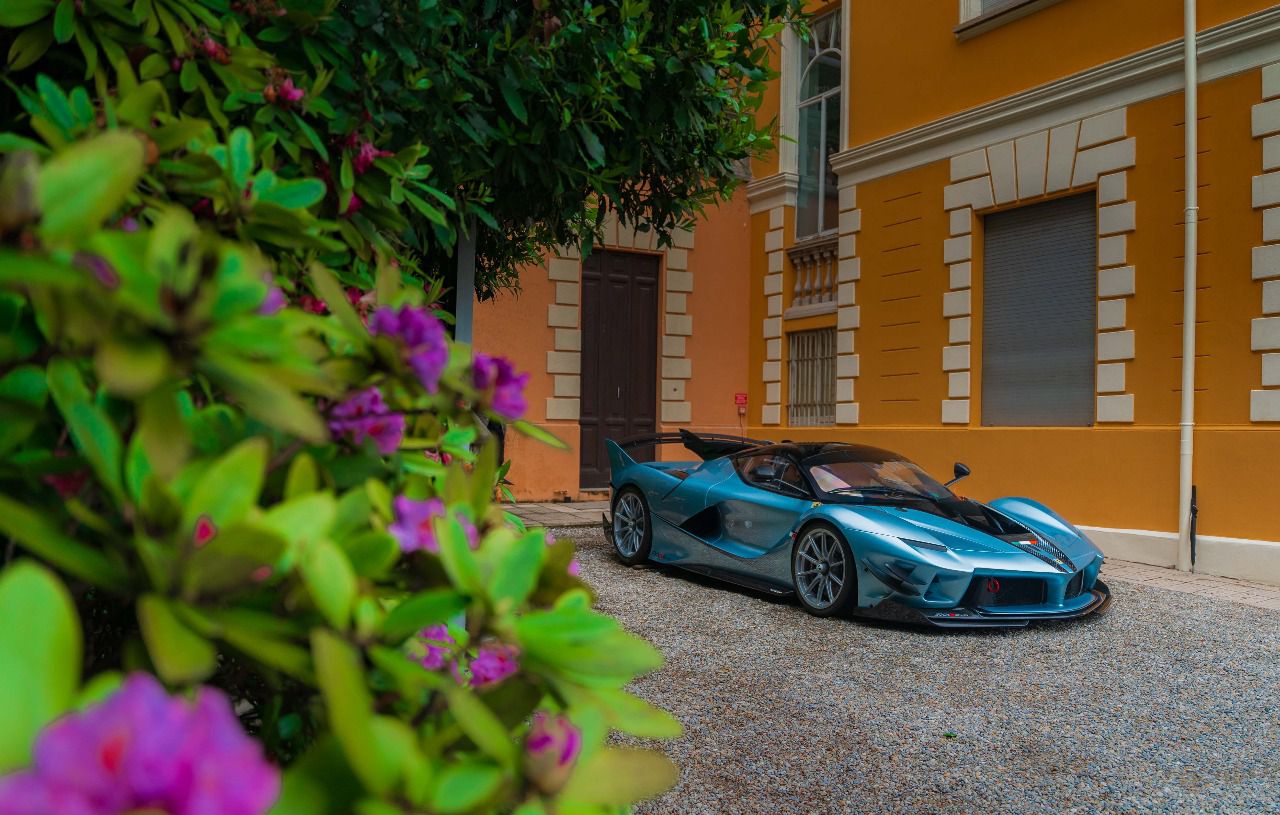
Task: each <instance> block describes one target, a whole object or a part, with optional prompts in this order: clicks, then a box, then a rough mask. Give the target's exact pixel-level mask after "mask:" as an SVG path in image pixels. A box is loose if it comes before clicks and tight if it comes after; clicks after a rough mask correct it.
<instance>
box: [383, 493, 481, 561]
mask: <svg viewBox="0 0 1280 815" xmlns="http://www.w3.org/2000/svg"><path fill="white" fill-rule="evenodd" d="M392 508H393V509H394V510H395V514H396V519H395V522H394V523H392V524H391V525H390V526H388V527H387V530H388V531H389V532H391V534H392V535H394V536H395V538H396V540H397V541H399V542H400V551H402V552H418V551H424V550H425V551H427V552H439V551H440V544H439V542H438V541H436V532H435V527H434V524H435V521H436V519H437V518H443V517H445V515H446V512H445V508H444V501H441V500H440V499H439V498H428V499H427V500H425V501H415V500H414V499H412V498H406V497H404V496H403V495H399V496H396V500H395V501H393V502H392ZM455 517H456V518H457V519H458V523H460V524H461V525H462V531H463V532H465V533H466V536H467V545H468V546H470V547H471V548H472V549H474V548H476V546H477V545H478V543H479V541H478V535H479V533H478V532H477V531H476V527H475V524H473V523H471V519H470V518H467V517H466V516H464V515H455Z"/></svg>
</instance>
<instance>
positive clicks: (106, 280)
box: [71, 252, 120, 289]
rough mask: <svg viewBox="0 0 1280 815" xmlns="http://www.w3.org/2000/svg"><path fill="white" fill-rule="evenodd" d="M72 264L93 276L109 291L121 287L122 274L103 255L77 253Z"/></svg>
mask: <svg viewBox="0 0 1280 815" xmlns="http://www.w3.org/2000/svg"><path fill="white" fill-rule="evenodd" d="M71 262H72V263H74V264H75V265H76V266H79V267H80V268H81V269H84V270H85V271H87V272H89V273H90V274H92V275H93V277H94V279H95V280H97V281H98V282H99V283H101V284H102V285H103V286H105V287H107V288H108V289H114V288H116V287H117V286H119V285H120V274H119V273H118V272H117V271H116V270H115V268H114V267H113V266H112V265H111V264H110V263H108V262H107V259H106V258H104V257H102V256H101V255H93V254H90V253H88V252H76V254H75V257H73V258H72V259H71Z"/></svg>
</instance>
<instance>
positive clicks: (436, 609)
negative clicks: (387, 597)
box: [381, 589, 467, 643]
mask: <svg viewBox="0 0 1280 815" xmlns="http://www.w3.org/2000/svg"><path fill="white" fill-rule="evenodd" d="M466 607H467V598H465V597H463V596H462V595H461V594H458V593H457V592H456V591H453V590H452V589H430V590H428V591H424V592H421V593H420V594H415V595H414V596H412V597H410V598H408V599H407V600H405V601H404V602H402V603H400V605H398V606H396V607H395V608H393V609H392V610H391V613H390V614H388V615H387V618H386V619H385V620H383V621H382V631H381V634H382V638H383V639H385V640H386V641H387V642H391V643H398V642H402V641H403V640H404V639H405V638H407V637H409V636H411V635H413V634H416V633H417V632H419V631H421V630H422V629H424V628H426V627H427V626H430V625H436V624H438V623H443V622H445V621H447V620H450V619H452V618H453V617H454V616H456V615H458V614H460V613H461V612H462V611H464V610H466Z"/></svg>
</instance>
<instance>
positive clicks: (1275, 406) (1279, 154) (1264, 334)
mask: <svg viewBox="0 0 1280 815" xmlns="http://www.w3.org/2000/svg"><path fill="white" fill-rule="evenodd" d="M1261 90H1262V101H1261V102H1259V103H1258V104H1256V105H1254V106H1253V109H1252V111H1251V114H1252V133H1253V137H1254V138H1255V139H1260V140H1261V141H1262V174H1261V175H1256V176H1254V177H1253V179H1252V184H1253V191H1252V192H1253V198H1252V204H1253V208H1254V209H1261V210H1262V242H1261V243H1260V244H1259V245H1257V246H1255V247H1254V248H1253V259H1252V269H1251V273H1252V276H1253V279H1254V280H1255V281H1257V282H1260V283H1261V284H1262V315H1263V316H1261V317H1256V318H1254V319H1253V321H1252V324H1251V326H1250V328H1251V332H1250V334H1251V336H1250V347H1251V348H1252V349H1253V351H1254V352H1255V353H1259V354H1260V355H1261V357H1262V383H1261V385H1262V387H1261V388H1258V389H1254V390H1251V391H1250V392H1249V420H1250V421H1251V422H1280V62H1276V63H1272V64H1271V65H1267V66H1264V67H1263V68H1262V89H1261Z"/></svg>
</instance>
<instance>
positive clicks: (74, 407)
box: [48, 357, 124, 502]
mask: <svg viewBox="0 0 1280 815" xmlns="http://www.w3.org/2000/svg"><path fill="white" fill-rule="evenodd" d="M48 381H49V392H50V393H51V394H53V401H54V403H55V404H57V406H58V410H60V411H61V412H62V415H63V417H64V418H65V419H66V420H67V427H68V429H69V430H70V431H71V438H72V439H73V440H74V441H75V443H76V449H78V450H79V451H80V452H81V453H82V454H83V455H84V457H85V459H86V460H88V462H89V464H90V466H92V467H93V470H94V472H95V473H96V474H97V476H98V480H99V481H101V482H102V484H103V486H105V487H106V488H107V490H108V491H110V492H111V494H112V495H113V496H114V497H115V498H116V500H117V501H120V502H123V500H124V481H123V472H122V470H121V464H122V459H123V454H124V449H123V447H124V446H123V443H122V442H121V440H120V434H119V432H118V431H117V430H116V428H115V425H113V424H112V423H111V419H109V418H108V417H107V415H106V413H104V412H103V411H102V409H101V408H99V407H98V406H97V405H95V404H93V403H92V402H90V401H89V392H88V389H87V388H86V387H85V385H84V381H83V380H82V379H81V378H80V372H79V371H78V370H76V366H75V363H73V362H71V361H70V360H68V359H66V358H64V357H59V358H57V359H55V360H53V361H52V362H50V363H49V370H48Z"/></svg>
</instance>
